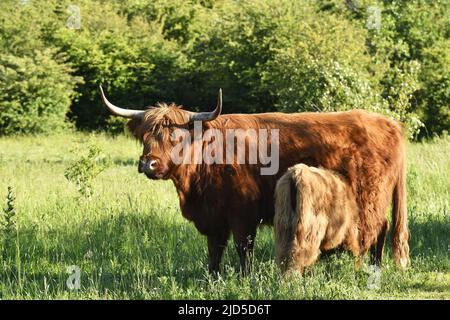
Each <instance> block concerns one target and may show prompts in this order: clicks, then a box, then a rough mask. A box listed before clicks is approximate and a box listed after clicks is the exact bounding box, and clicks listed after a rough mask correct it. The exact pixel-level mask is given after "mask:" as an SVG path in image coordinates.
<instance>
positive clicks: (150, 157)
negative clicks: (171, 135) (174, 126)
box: [138, 129, 175, 179]
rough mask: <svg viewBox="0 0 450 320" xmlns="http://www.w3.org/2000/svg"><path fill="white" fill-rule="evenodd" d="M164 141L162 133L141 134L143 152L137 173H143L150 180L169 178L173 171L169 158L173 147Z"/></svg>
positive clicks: (164, 135) (172, 164) (165, 137)
mask: <svg viewBox="0 0 450 320" xmlns="http://www.w3.org/2000/svg"><path fill="white" fill-rule="evenodd" d="M164 130H169V129H164ZM166 139H167V135H166V134H162V133H158V134H154V133H152V132H149V133H144V134H143V137H142V143H143V147H144V150H143V152H142V155H141V157H140V158H139V164H138V171H139V173H144V174H145V175H146V176H147V177H148V178H150V179H168V178H169V177H170V174H171V172H172V171H173V170H174V169H175V168H174V167H175V166H174V163H173V161H172V160H171V158H170V152H171V150H172V147H173V146H172V144H171V143H170V141H167V140H166Z"/></svg>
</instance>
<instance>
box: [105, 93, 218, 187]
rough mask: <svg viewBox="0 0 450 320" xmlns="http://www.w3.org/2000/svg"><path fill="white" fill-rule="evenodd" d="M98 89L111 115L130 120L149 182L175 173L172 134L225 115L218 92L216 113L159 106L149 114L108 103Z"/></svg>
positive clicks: (149, 111)
mask: <svg viewBox="0 0 450 320" xmlns="http://www.w3.org/2000/svg"><path fill="white" fill-rule="evenodd" d="M99 89H100V94H101V97H102V100H103V103H104V104H105V106H106V108H107V109H108V110H109V111H110V112H111V113H112V114H114V115H117V116H120V117H124V118H128V119H131V120H130V121H129V122H128V128H129V129H130V131H131V133H132V134H133V135H134V136H135V137H136V138H137V139H139V140H140V141H142V143H143V145H144V151H143V153H142V156H141V157H140V159H139V164H138V171H139V172H140V173H144V174H145V175H146V176H147V177H148V178H150V179H168V178H170V176H171V175H172V173H173V172H174V170H175V169H176V165H175V164H174V162H173V161H172V159H171V151H172V149H173V147H174V145H175V144H176V143H177V142H176V141H172V140H171V139H170V136H171V134H172V133H173V130H175V129H177V128H178V129H179V128H184V129H187V128H189V127H191V124H192V123H194V122H196V121H201V122H202V123H203V122H208V121H212V120H214V119H216V118H217V117H218V116H219V115H220V113H221V112H222V90H219V97H218V101H217V107H216V109H215V110H214V111H211V112H198V113H196V112H190V111H186V110H182V109H181V108H180V107H178V106H176V105H173V104H172V105H167V104H158V106H157V107H152V108H150V109H147V110H131V109H123V108H120V107H118V106H115V105H113V104H112V103H111V102H109V101H108V99H106V97H105V94H104V92H103V89H102V87H101V86H100V88H99Z"/></svg>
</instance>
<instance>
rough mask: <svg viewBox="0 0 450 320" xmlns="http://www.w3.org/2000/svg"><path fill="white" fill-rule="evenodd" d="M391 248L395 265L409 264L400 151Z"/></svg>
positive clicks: (404, 164) (404, 168)
mask: <svg viewBox="0 0 450 320" xmlns="http://www.w3.org/2000/svg"><path fill="white" fill-rule="evenodd" d="M392 224H393V231H392V249H393V253H394V259H395V263H396V265H397V267H399V268H401V269H404V268H406V267H407V266H408V264H409V245H408V240H409V232H408V222H407V208H406V163H405V153H404V152H403V153H402V159H401V165H400V170H399V176H398V179H397V183H396V185H395V188H394V194H393V206H392Z"/></svg>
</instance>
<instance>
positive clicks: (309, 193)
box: [274, 164, 361, 273]
mask: <svg viewBox="0 0 450 320" xmlns="http://www.w3.org/2000/svg"><path fill="white" fill-rule="evenodd" d="M358 226H359V218H358V206H357V203H356V198H355V194H354V193H353V191H352V189H351V187H350V186H349V184H348V183H347V181H346V180H344V178H343V177H342V176H340V175H339V174H337V173H334V172H333V171H330V170H325V169H318V168H315V167H309V166H306V165H304V164H298V165H295V166H293V167H291V168H289V169H288V170H287V172H286V173H285V174H284V175H283V176H282V177H281V178H280V179H279V180H278V182H277V186H276V190H275V218H274V227H275V255H276V262H277V264H278V265H279V267H280V268H281V269H282V270H283V271H292V270H296V271H299V272H301V273H303V272H304V269H305V267H308V266H310V265H312V264H314V262H315V261H316V260H317V258H318V257H319V255H320V253H321V252H324V251H328V250H331V249H334V248H337V247H341V246H342V247H344V248H345V249H347V250H350V251H351V252H352V253H353V254H354V255H355V256H359V255H360V252H361V249H360V245H359V243H360V239H359V237H360V235H359V231H358Z"/></svg>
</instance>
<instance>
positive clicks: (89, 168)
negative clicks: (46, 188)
mask: <svg viewBox="0 0 450 320" xmlns="http://www.w3.org/2000/svg"><path fill="white" fill-rule="evenodd" d="M72 152H77V153H79V152H82V151H81V150H79V149H75V150H73V151H72ZM109 165H110V161H109V158H107V157H106V156H105V155H104V153H103V152H102V150H101V149H100V147H98V146H97V145H95V144H93V143H91V144H89V147H88V152H87V153H84V154H83V153H81V156H80V157H79V159H78V160H75V161H73V162H72V163H71V164H70V165H69V167H67V168H66V170H65V172H64V176H65V177H66V179H67V180H69V181H71V182H73V183H75V185H76V187H77V190H78V192H79V193H80V194H81V195H82V196H83V197H85V198H90V197H91V196H92V194H93V186H92V181H93V180H94V179H95V178H96V177H97V176H98V175H99V174H100V173H101V172H102V171H103V170H105V169H106V168H107V167H108V166H109Z"/></svg>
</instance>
